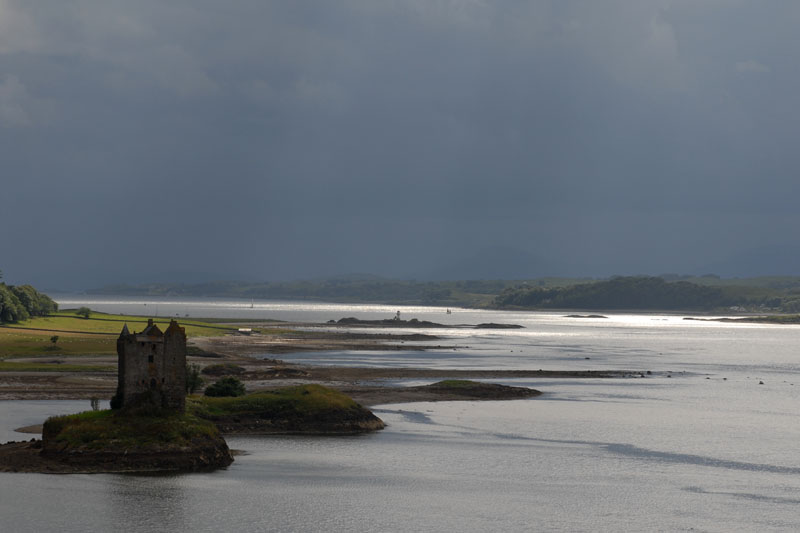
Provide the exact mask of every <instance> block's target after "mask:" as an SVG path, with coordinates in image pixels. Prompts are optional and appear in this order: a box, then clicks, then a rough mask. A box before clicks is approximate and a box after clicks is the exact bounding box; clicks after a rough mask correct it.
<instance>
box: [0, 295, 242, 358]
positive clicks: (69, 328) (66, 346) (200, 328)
mask: <svg viewBox="0 0 800 533" xmlns="http://www.w3.org/2000/svg"><path fill="white" fill-rule="evenodd" d="M147 320H148V317H144V316H127V315H110V314H105V313H96V312H92V314H91V316H90V317H89V318H82V317H79V316H77V315H75V313H74V311H71V310H64V311H59V312H57V313H54V314H52V315H50V316H47V317H36V318H31V319H29V320H24V321H22V322H18V323H14V324H2V325H0V361H1V360H2V359H6V358H8V357H53V356H70V357H75V356H87V355H112V354H116V350H117V348H116V340H117V337H118V336H119V333H120V331H122V326H123V325H124V324H127V325H128V329H130V330H131V331H132V332H133V331H141V330H143V329H144V328H145V326H146V325H147ZM169 320H170V319H169V318H154V321H155V323H156V324H157V325H158V327H159V328H161V330H162V331H163V330H165V329H166V328H167V326H168V325H169ZM179 324H180V325H181V326H182V327H184V328H186V335H187V336H188V337H190V338H191V337H211V336H218V335H225V334H228V333H232V332H234V331H236V329H237V328H235V327H231V326H224V325H219V324H208V323H204V322H200V321H197V320H192V321H187V322H184V321H180V322H179ZM54 335H57V336H58V341H57V342H56V343H55V344H53V343H52V342H51V340H50V338H51V337H52V336H54ZM12 364H13V365H18V364H17V363H8V362H5V363H3V365H4V366H0V371H2V370H12V369H13V368H12V367H9V366H8V365H12ZM19 364H23V363H19ZM53 366H56V365H53ZM58 366H59V367H60V368H53V370H61V371H66V370H65V368H66V365H58ZM17 369H21V367H20V368H17ZM83 369H85V368H83Z"/></svg>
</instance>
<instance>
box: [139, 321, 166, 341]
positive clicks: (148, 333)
mask: <svg viewBox="0 0 800 533" xmlns="http://www.w3.org/2000/svg"><path fill="white" fill-rule="evenodd" d="M139 335H144V336H145V337H163V336H164V334H163V333H162V332H161V330H160V329H158V326H156V325H155V324H153V319H152V318H149V319H147V327H146V328H144V329H143V330H142V332H141V333H140V334H139Z"/></svg>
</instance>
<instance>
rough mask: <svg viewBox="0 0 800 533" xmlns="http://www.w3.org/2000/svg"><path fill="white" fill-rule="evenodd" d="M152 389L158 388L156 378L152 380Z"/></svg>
mask: <svg viewBox="0 0 800 533" xmlns="http://www.w3.org/2000/svg"><path fill="white" fill-rule="evenodd" d="M150 388H151V389H155V388H156V379H155V378H153V379H151V380H150Z"/></svg>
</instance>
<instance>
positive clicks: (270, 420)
mask: <svg viewBox="0 0 800 533" xmlns="http://www.w3.org/2000/svg"><path fill="white" fill-rule="evenodd" d="M208 420H210V421H212V422H214V424H216V426H217V427H218V428H219V430H220V431H221V432H222V433H224V434H238V435H269V434H292V435H295V434H304V435H349V434H356V433H365V432H369V431H376V430H380V429H383V428H384V427H385V425H384V423H383V421H382V420H381V419H380V418H378V417H377V416H375V415H374V414H372V411H370V410H369V409H366V408H364V407H361V406H358V407H351V408H348V409H326V410H321V411H316V412H313V413H307V414H298V413H285V414H283V415H280V416H275V414H274V413H257V412H256V413H242V414H236V415H223V416H216V417H209V418H208Z"/></svg>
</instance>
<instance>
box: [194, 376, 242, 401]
mask: <svg viewBox="0 0 800 533" xmlns="http://www.w3.org/2000/svg"><path fill="white" fill-rule="evenodd" d="M204 394H205V395H206V396H212V397H224V396H232V397H236V396H244V394H245V388H244V383H242V382H241V381H239V380H238V379H236V378H235V377H232V376H227V377H224V378H222V379H220V380H219V381H217V382H216V383H214V384H213V385H209V386H208V387H206V391H205V393H204Z"/></svg>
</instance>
